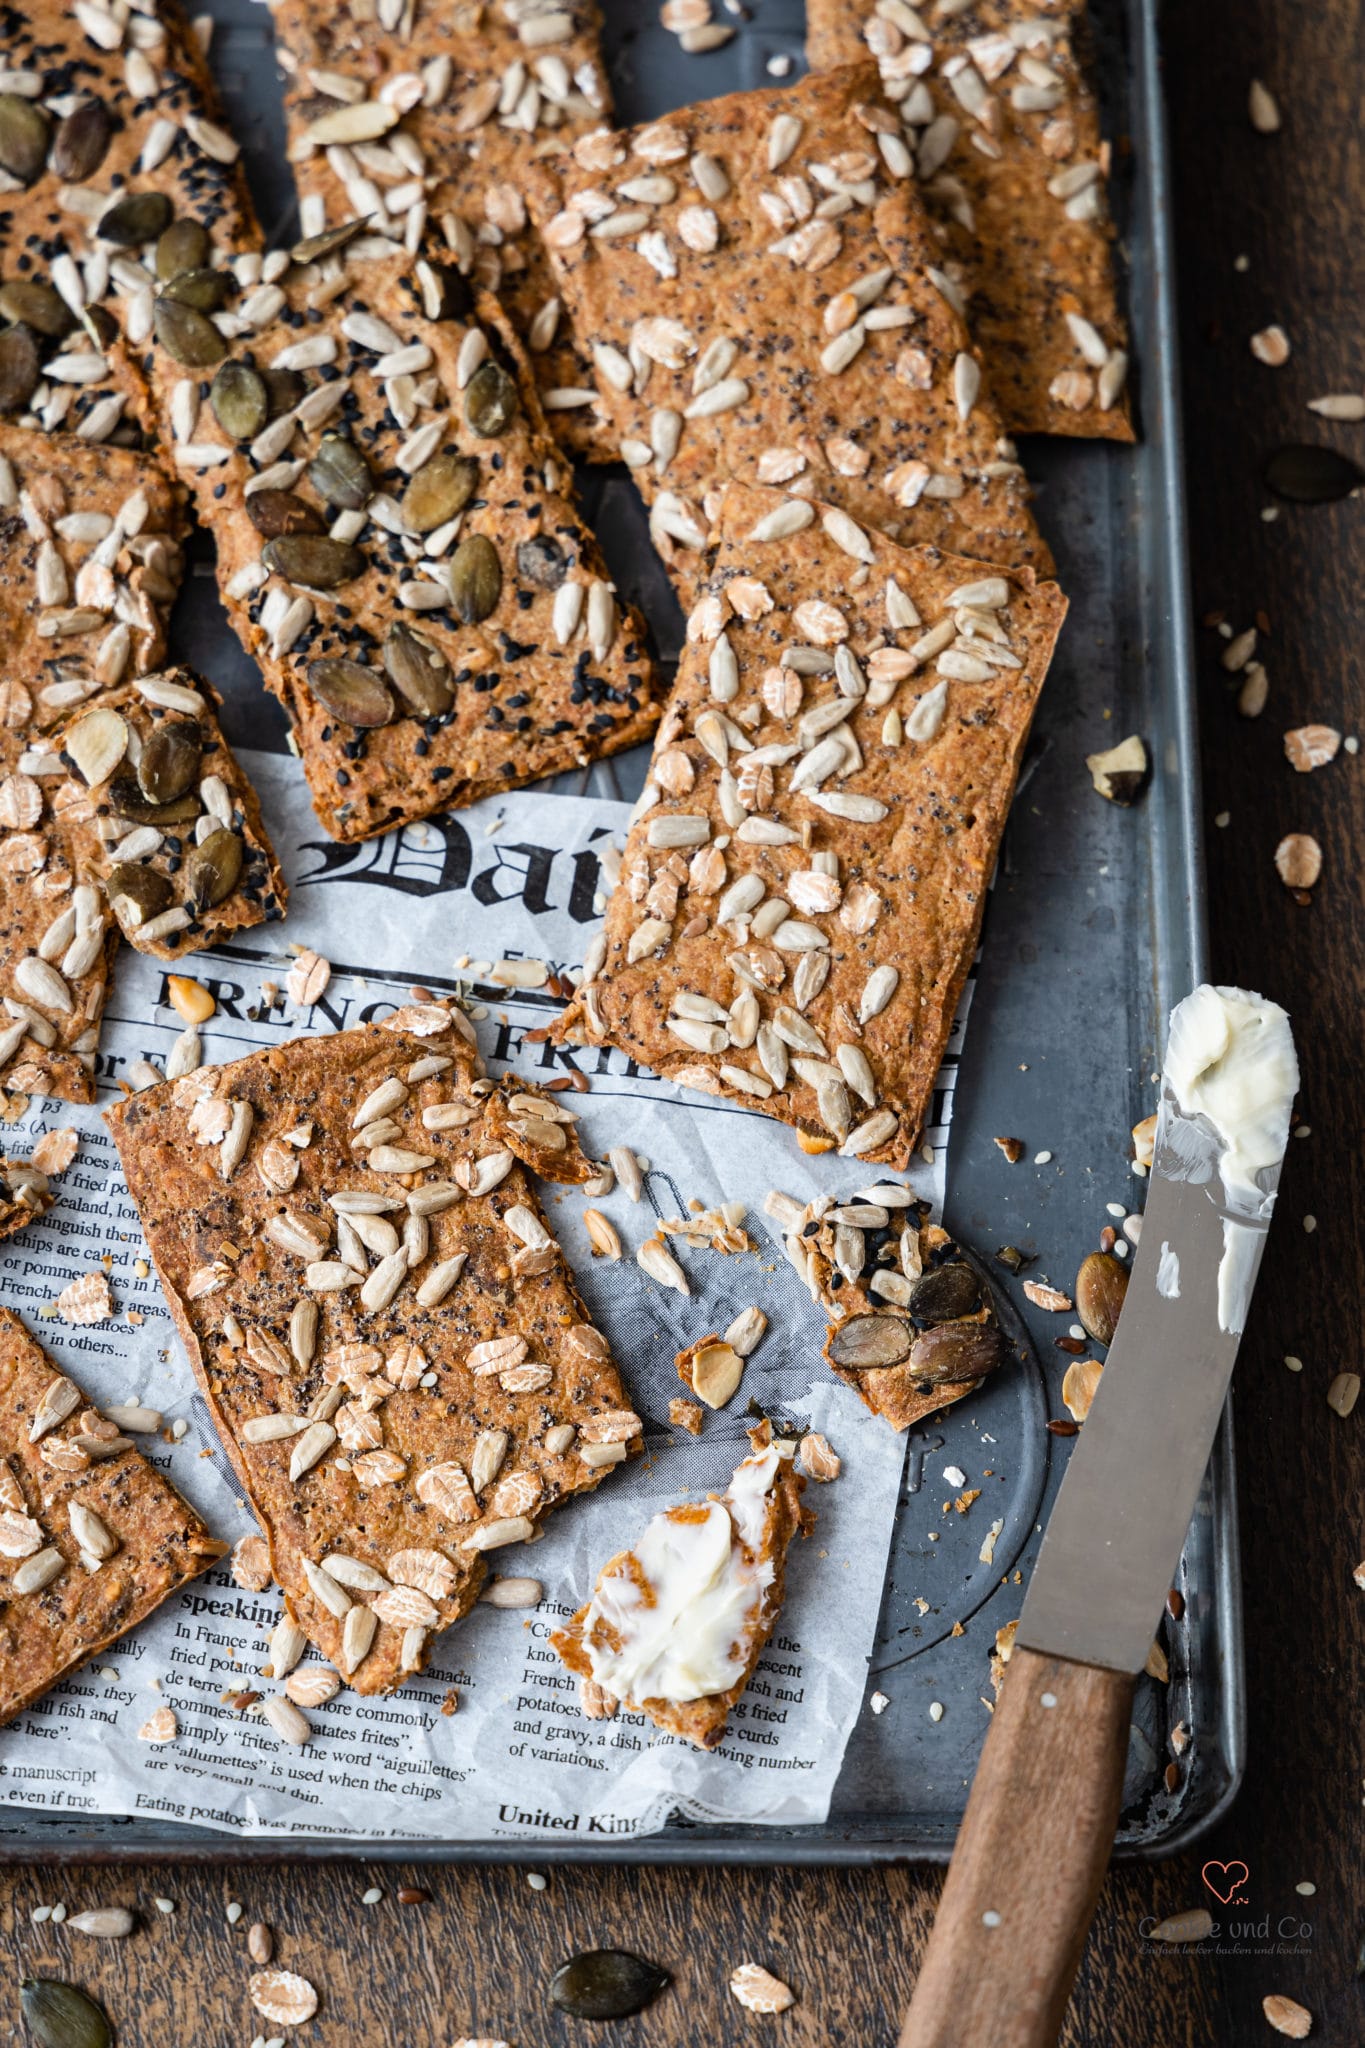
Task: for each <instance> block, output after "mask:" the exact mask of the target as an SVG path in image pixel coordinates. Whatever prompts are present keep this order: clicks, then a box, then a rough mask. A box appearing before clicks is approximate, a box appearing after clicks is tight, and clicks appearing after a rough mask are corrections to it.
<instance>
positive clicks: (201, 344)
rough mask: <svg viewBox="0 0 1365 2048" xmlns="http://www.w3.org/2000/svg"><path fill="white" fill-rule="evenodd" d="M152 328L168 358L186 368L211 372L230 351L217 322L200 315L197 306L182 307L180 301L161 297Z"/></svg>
mask: <svg viewBox="0 0 1365 2048" xmlns="http://www.w3.org/2000/svg"><path fill="white" fill-rule="evenodd" d="M152 326H153V328H154V329H155V330H156V338H157V340H158V341H159V342H160V343H161V346H162V347H163V348H164V349H165V351H166V353H167V355H170V356H173V357H174V358H175V360H176V362H177V363H179V364H180V365H181V367H182V368H183V369H186V370H208V369H211V368H212V367H213V365H214V364H215V363H221V362H222V360H223V357H224V356H225V355H226V354H227V352H228V347H227V343H226V342H225V341H224V339H223V337H222V335H221V334H220V333H219V332H218V329H217V328H216V327H215V326H214V324H213V322H212V321H211V320H209V319H206V318H205V316H204V315H203V314H202V313H196V311H195V310H194V307H193V306H182V305H181V304H180V303H179V301H178V300H176V299H168V298H165V297H164V296H163V297H161V298H158V300H157V301H156V304H155V305H154V306H153V308H152Z"/></svg>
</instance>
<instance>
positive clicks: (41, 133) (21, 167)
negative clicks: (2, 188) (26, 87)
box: [0, 92, 52, 185]
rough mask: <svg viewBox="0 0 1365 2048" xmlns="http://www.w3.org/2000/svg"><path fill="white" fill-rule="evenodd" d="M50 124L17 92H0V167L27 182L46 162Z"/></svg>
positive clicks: (42, 113)
mask: <svg viewBox="0 0 1365 2048" xmlns="http://www.w3.org/2000/svg"><path fill="white" fill-rule="evenodd" d="M51 133H52V123H51V121H50V120H49V118H48V116H47V114H46V112H45V111H44V109H43V108H42V107H40V106H37V105H35V103H34V102H33V101H32V100H29V99H25V98H24V97H23V96H22V94H20V93H17V92H0V169H3V170H6V171H8V172H9V174H10V176H11V177H12V178H17V179H18V180H19V183H20V184H21V185H31V184H32V183H33V181H34V179H35V178H36V177H37V176H38V175H39V173H40V172H41V170H42V168H43V165H44V164H45V163H46V162H47V145H48V138H49V136H50V135H51Z"/></svg>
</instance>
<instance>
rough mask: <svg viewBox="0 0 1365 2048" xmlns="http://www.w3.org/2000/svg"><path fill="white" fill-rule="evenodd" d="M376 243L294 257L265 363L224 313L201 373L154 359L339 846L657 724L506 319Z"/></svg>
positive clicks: (243, 620)
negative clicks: (234, 332)
mask: <svg viewBox="0 0 1365 2048" xmlns="http://www.w3.org/2000/svg"><path fill="white" fill-rule="evenodd" d="M361 225H362V224H361V223H354V224H352V227H351V228H350V229H347V230H342V231H338V232H337V233H335V234H333V235H330V236H327V237H324V238H323V240H322V242H321V243H320V244H319V243H313V244H311V245H310V244H300V245H298V248H297V249H296V251H295V254H296V256H299V255H300V254H301V256H302V259H303V260H298V261H294V262H292V263H290V264H289V265H287V267H286V269H285V270H284V271H283V272H281V273H280V274H279V277H278V281H277V283H276V284H275V286H273V287H272V290H273V294H274V297H273V302H272V303H273V307H274V311H273V313H271V315H270V317H268V318H267V317H265V315H264V313H263V314H262V317H261V319H260V321H259V322H258V324H257V326H256V328H255V330H254V331H253V333H252V334H251V336H250V338H249V344H247V343H244V342H242V341H241V340H240V339H236V340H235V339H233V338H230V337H229V336H228V335H226V334H224V333H222V331H221V329H220V328H218V327H216V326H215V320H214V316H209V315H205V316H203V323H204V330H205V332H204V333H203V334H200V335H199V337H198V339H197V341H196V345H195V347H194V348H193V350H192V351H190V356H191V358H192V359H191V360H188V361H186V362H184V363H183V364H182V365H181V366H180V367H177V351H178V350H179V346H180V337H178V336H176V335H175V334H172V333H170V332H169V331H167V332H164V333H163V334H162V336H161V340H160V342H159V344H158V345H157V347H156V349H155V351H154V355H153V378H154V382H155V383H156V385H157V387H158V389H159V390H160V391H162V392H163V393H164V394H166V405H167V410H166V425H167V428H168V434H167V440H168V443H169V444H170V447H171V455H172V458H173V460H174V461H175V463H176V465H177V467H178V468H179V470H180V471H181V473H182V474H183V475H185V476H186V477H187V478H189V479H190V480H191V482H192V484H193V487H194V489H195V491H196V494H197V498H198V503H199V509H200V512H201V515H202V517H203V519H204V522H205V524H206V525H208V526H209V527H210V528H211V530H212V532H213V536H214V540H215V542H216V545H217V556H218V576H219V585H220V588H221V590H222V592H223V596H224V599H225V602H226V604H227V608H228V615H229V618H230V619H231V621H232V624H233V626H234V628H235V629H236V631H237V633H238V636H239V637H240V639H241V640H242V642H243V644H244V645H245V646H246V648H247V650H248V652H249V653H250V654H252V655H253V656H254V658H255V659H256V661H257V662H258V663H259V664H260V668H261V672H262V674H263V676H264V679H265V683H266V687H267V688H268V689H269V690H271V691H272V692H273V693H274V695H275V696H277V697H278V698H279V699H280V700H281V702H282V703H283V704H284V706H285V709H286V710H287V711H288V713H289V715H290V717H291V719H292V720H293V723H294V731H295V738H296V741H297V746H298V751H299V753H300V755H301V757H302V760H303V766H304V772H305V774H306V775H307V777H308V783H309V788H310V790H311V792H312V797H313V803H314V807H315V808H316V810H317V813H318V816H319V818H320V819H321V820H322V823H323V825H324V826H325V827H326V829H327V830H328V831H329V832H330V833H331V834H332V836H333V837H334V838H337V839H342V840H352V839H366V838H370V837H372V836H373V835H374V834H375V833H378V832H386V831H388V830H389V829H390V828H391V827H392V826H394V825H398V824H402V823H404V822H405V821H408V820H411V819H415V818H423V817H427V816H429V815H430V814H431V813H432V812H433V811H437V810H445V809H447V808H450V807H452V806H455V805H460V804H467V803H472V802H473V801H474V800H475V799H476V798H477V797H481V796H487V795H490V794H496V793H499V792H502V791H504V790H508V789H512V788H515V787H517V786H518V785H520V784H522V783H526V782H534V781H536V780H538V779H539V778H540V777H542V776H546V775H553V774H555V773H557V772H558V771H559V770H561V769H566V768H574V767H580V766H583V765H585V764H586V763H587V762H589V761H594V760H598V759H600V758H601V757H602V756H603V755H605V754H612V753H616V752H617V751H619V749H621V748H622V747H628V746H632V745H634V744H635V743H636V742H637V741H639V740H641V739H643V738H645V737H647V736H648V734H649V733H650V732H651V731H652V730H653V727H654V725H655V723H656V720H657V715H658V711H657V704H656V700H655V688H656V685H655V676H654V669H653V665H652V663H651V661H650V658H649V654H648V651H647V649H646V646H645V642H644V636H643V629H642V627H641V624H640V621H639V619H638V617H637V616H636V615H635V613H634V612H633V611H631V610H630V609H629V608H628V607H627V606H624V605H621V604H618V602H617V600H616V597H615V594H614V591H613V589H612V586H611V583H610V581H609V578H608V574H607V570H606V567H605V564H604V563H603V560H602V557H601V554H600V552H599V550H598V547H597V543H596V541H595V540H594V539H593V537H592V535H591V533H590V532H589V531H588V529H587V528H586V527H585V525H584V524H583V520H582V518H581V516H580V514H579V512H578V509H577V506H576V504H575V502H574V499H573V495H572V490H573V485H572V478H571V475H570V471H569V466H568V464H567V462H566V461H565V459H564V457H563V456H562V455H561V454H560V453H559V451H558V450H557V449H556V448H555V446H554V444H553V442H552V441H551V440H550V438H549V434H548V432H547V430H546V428H545V423H544V417H543V415H542V413H541V411H540V406H539V401H538V400H537V398H536V394H535V385H534V381H533V379H532V378H531V375H530V372H529V370H528V369H527V366H526V360H525V357H524V356H523V355H522V353H521V351H520V350H519V348H518V347H517V345H516V343H515V341H514V339H513V338H512V335H511V331H510V329H509V327H508V325H507V319H506V315H505V314H504V312H503V310H502V308H501V307H500V306H499V304H498V302H497V301H496V299H494V298H493V297H492V296H491V294H489V293H487V292H483V291H481V290H479V289H478V288H477V287H474V286H471V285H469V284H468V283H467V282H466V281H465V280H464V279H463V278H462V277H461V276H460V275H459V273H458V271H456V270H455V269H454V268H453V267H452V268H440V267H438V266H437V264H436V263H434V262H433V261H430V260H428V259H427V258H424V257H419V258H417V259H415V260H414V259H413V258H410V257H408V256H398V257H395V256H394V255H392V253H391V245H390V244H388V243H383V244H381V245H380V247H379V249H378V251H376V249H375V246H374V241H373V238H372V237H369V236H366V235H363V234H361V233H359V232H358V230H359V228H360V227H361ZM196 317H198V316H196ZM182 353H183V352H182ZM209 371H211V372H212V375H211V376H210V375H208V374H207V373H208V372H209Z"/></svg>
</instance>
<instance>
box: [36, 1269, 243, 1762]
mask: <svg viewBox="0 0 1365 2048" xmlns="http://www.w3.org/2000/svg"><path fill="white" fill-rule="evenodd" d="M0 1396H2V1398H0V1569H3V1573H4V1580H3V1584H0V1599H3V1601H4V1615H5V1654H4V1656H3V1657H0V1724H3V1723H4V1722H7V1721H12V1720H13V1719H14V1717H15V1715H16V1714H19V1713H21V1712H22V1711H23V1709H24V1708H25V1707H30V1706H32V1705H33V1704H34V1702H35V1701H37V1700H39V1699H41V1698H42V1696H43V1694H44V1693H45V1692H47V1691H48V1690H49V1689H50V1688H51V1687H52V1686H54V1685H55V1684H56V1683H57V1681H58V1680H59V1679H61V1678H64V1677H66V1676H67V1674H68V1673H69V1672H71V1671H74V1670H75V1669H76V1667H77V1666H78V1665H79V1664H82V1663H83V1662H84V1661H85V1659H86V1658H87V1657H90V1656H93V1655H95V1654H96V1653H97V1652H98V1651H100V1650H103V1649H107V1647H108V1646H109V1644H110V1643H112V1642H114V1641H116V1640H117V1638H118V1637H120V1636H122V1635H125V1634H126V1633H127V1631H128V1630H129V1629H130V1628H132V1627H134V1626H135V1625H136V1624H137V1623H138V1622H140V1621H143V1620H145V1618H146V1617H147V1616H148V1615H149V1614H151V1613H153V1612H154V1611H155V1609H156V1608H158V1607H159V1606H160V1605H161V1604H162V1602H163V1601H164V1600H166V1599H168V1598H169V1597H170V1595H171V1594H172V1593H174V1592H175V1591H176V1589H177V1588H178V1587H180V1586H183V1585H184V1584H185V1583H186V1581H187V1580H189V1579H192V1578H194V1577H196V1576H197V1574H198V1573H200V1572H202V1571H204V1570H206V1569H207V1567H208V1566H209V1565H210V1564H212V1563H213V1562H214V1560H215V1559H216V1558H219V1557H221V1556H222V1555H223V1553H224V1552H225V1550H226V1549H227V1545H226V1544H225V1543H219V1542H217V1541H216V1540H215V1539H214V1538H213V1537H212V1536H210V1534H209V1532H208V1530H207V1528H206V1527H205V1525H204V1523H203V1522H202V1521H201V1520H200V1518H199V1516H198V1515H197V1514H196V1513H195V1511H194V1509H193V1508H192V1507H190V1506H189V1504H188V1502H186V1501H184V1500H182V1499H181V1497H180V1495H179V1494H178V1493H177V1492H176V1490H175V1488H174V1487H173V1486H171V1485H170V1484H169V1482H168V1481H167V1480H165V1479H163V1478H162V1476H161V1474H160V1473H159V1472H158V1471H157V1470H156V1468H155V1466H153V1465H149V1464H148V1462H147V1460H146V1459H145V1458H144V1457H142V1455H141V1453H140V1452H138V1451H137V1450H135V1449H134V1447H133V1445H132V1443H131V1442H130V1441H129V1439H128V1438H127V1437H124V1436H121V1435H120V1434H119V1431H118V1429H117V1428H116V1427H114V1426H112V1425H110V1424H109V1423H107V1422H106V1421H105V1420H104V1418H103V1417H102V1416H101V1415H100V1414H99V1412H98V1410H97V1409H95V1408H94V1407H93V1406H92V1405H91V1404H90V1402H89V1401H87V1399H86V1398H85V1396H84V1394H82V1393H81V1391H80V1389H79V1387H77V1385H76V1384H75V1382H74V1381H73V1380H71V1379H69V1378H68V1377H67V1376H66V1375H65V1374H63V1373H60V1372H59V1371H58V1370H57V1368H56V1366H55V1365H54V1364H53V1362H52V1360H51V1359H50V1358H49V1357H48V1355H47V1353H46V1352H45V1351H44V1350H43V1349H42V1347H41V1345H39V1344H37V1343H36V1342H35V1341H34V1339H33V1338H32V1337H30V1335H29V1333H28V1331H27V1330H26V1329H25V1328H24V1325H23V1324H22V1323H21V1322H20V1320H19V1318H18V1316H16V1315H15V1314H13V1312H12V1311H11V1310H9V1309H0Z"/></svg>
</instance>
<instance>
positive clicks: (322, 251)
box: [289, 213, 370, 263]
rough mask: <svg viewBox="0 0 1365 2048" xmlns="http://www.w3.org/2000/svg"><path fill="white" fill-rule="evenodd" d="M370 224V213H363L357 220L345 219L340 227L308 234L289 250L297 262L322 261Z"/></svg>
mask: <svg viewBox="0 0 1365 2048" xmlns="http://www.w3.org/2000/svg"><path fill="white" fill-rule="evenodd" d="M369 224H370V215H369V214H368V213H364V214H361V215H360V216H359V217H358V218H357V219H356V220H344V221H343V222H342V223H341V226H340V227H339V228H324V229H323V231H322V233H321V234H320V235H307V236H305V237H304V239H303V241H301V242H295V244H294V246H293V248H292V249H291V250H290V251H289V253H290V255H291V256H292V257H293V259H294V261H295V262H296V263H321V261H322V259H323V257H324V256H332V255H335V253H336V251H337V250H338V249H344V248H345V247H346V244H347V243H348V242H353V241H354V240H355V238H356V236H357V235H358V234H360V233H361V232H362V230H363V229H365V228H367V227H368V226H369Z"/></svg>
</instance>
